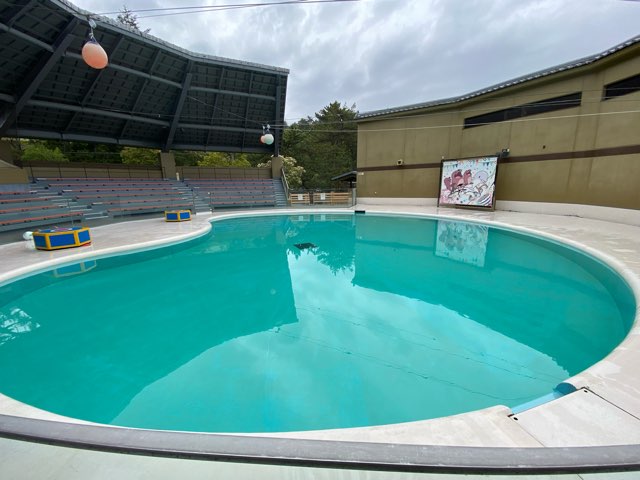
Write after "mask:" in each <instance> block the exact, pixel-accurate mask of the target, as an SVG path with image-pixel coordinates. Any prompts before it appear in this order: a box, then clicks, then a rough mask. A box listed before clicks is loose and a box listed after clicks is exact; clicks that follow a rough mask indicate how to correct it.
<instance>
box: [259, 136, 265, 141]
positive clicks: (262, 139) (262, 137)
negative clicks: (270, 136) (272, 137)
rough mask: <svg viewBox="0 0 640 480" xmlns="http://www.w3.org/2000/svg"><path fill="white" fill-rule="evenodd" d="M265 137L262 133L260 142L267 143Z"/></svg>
mask: <svg viewBox="0 0 640 480" xmlns="http://www.w3.org/2000/svg"><path fill="white" fill-rule="evenodd" d="M264 137H265V136H264V135H262V136H261V137H260V143H265V142H264Z"/></svg>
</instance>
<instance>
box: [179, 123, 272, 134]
mask: <svg viewBox="0 0 640 480" xmlns="http://www.w3.org/2000/svg"><path fill="white" fill-rule="evenodd" d="M178 128H186V129H191V130H220V131H221V132H238V133H242V132H244V131H245V129H244V128H242V127H223V126H220V125H206V124H197V123H179V124H178ZM246 130H247V131H248V132H252V133H262V129H261V128H248V129H246Z"/></svg>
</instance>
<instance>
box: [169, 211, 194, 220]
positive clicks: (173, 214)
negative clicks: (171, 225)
mask: <svg viewBox="0 0 640 480" xmlns="http://www.w3.org/2000/svg"><path fill="white" fill-rule="evenodd" d="M164 219H165V221H167V222H186V221H187V220H191V210H168V211H166V212H164Z"/></svg>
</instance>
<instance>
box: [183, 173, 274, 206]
mask: <svg viewBox="0 0 640 480" xmlns="http://www.w3.org/2000/svg"><path fill="white" fill-rule="evenodd" d="M185 184H186V185H188V186H189V187H191V188H192V189H193V191H194V192H196V193H197V194H198V196H199V197H200V198H201V199H203V200H204V201H205V202H206V203H207V204H208V205H210V206H211V207H212V208H246V207H275V206H276V189H275V186H274V181H273V180H271V179H242V180H241V179H238V180H202V179H198V180H185Z"/></svg>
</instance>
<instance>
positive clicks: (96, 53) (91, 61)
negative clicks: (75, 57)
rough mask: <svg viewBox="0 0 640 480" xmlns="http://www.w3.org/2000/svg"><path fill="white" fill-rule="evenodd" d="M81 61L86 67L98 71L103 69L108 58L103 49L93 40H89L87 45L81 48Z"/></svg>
mask: <svg viewBox="0 0 640 480" xmlns="http://www.w3.org/2000/svg"><path fill="white" fill-rule="evenodd" d="M82 59H83V60H84V61H85V63H86V64H87V65H89V66H90V67H92V68H96V69H98V70H100V69H102V68H104V67H106V66H107V64H108V63H109V57H107V52H105V51H104V48H102V46H100V44H99V43H98V42H97V41H96V39H95V38H93V35H92V38H90V39H89V41H88V42H87V43H85V44H84V47H82Z"/></svg>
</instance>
